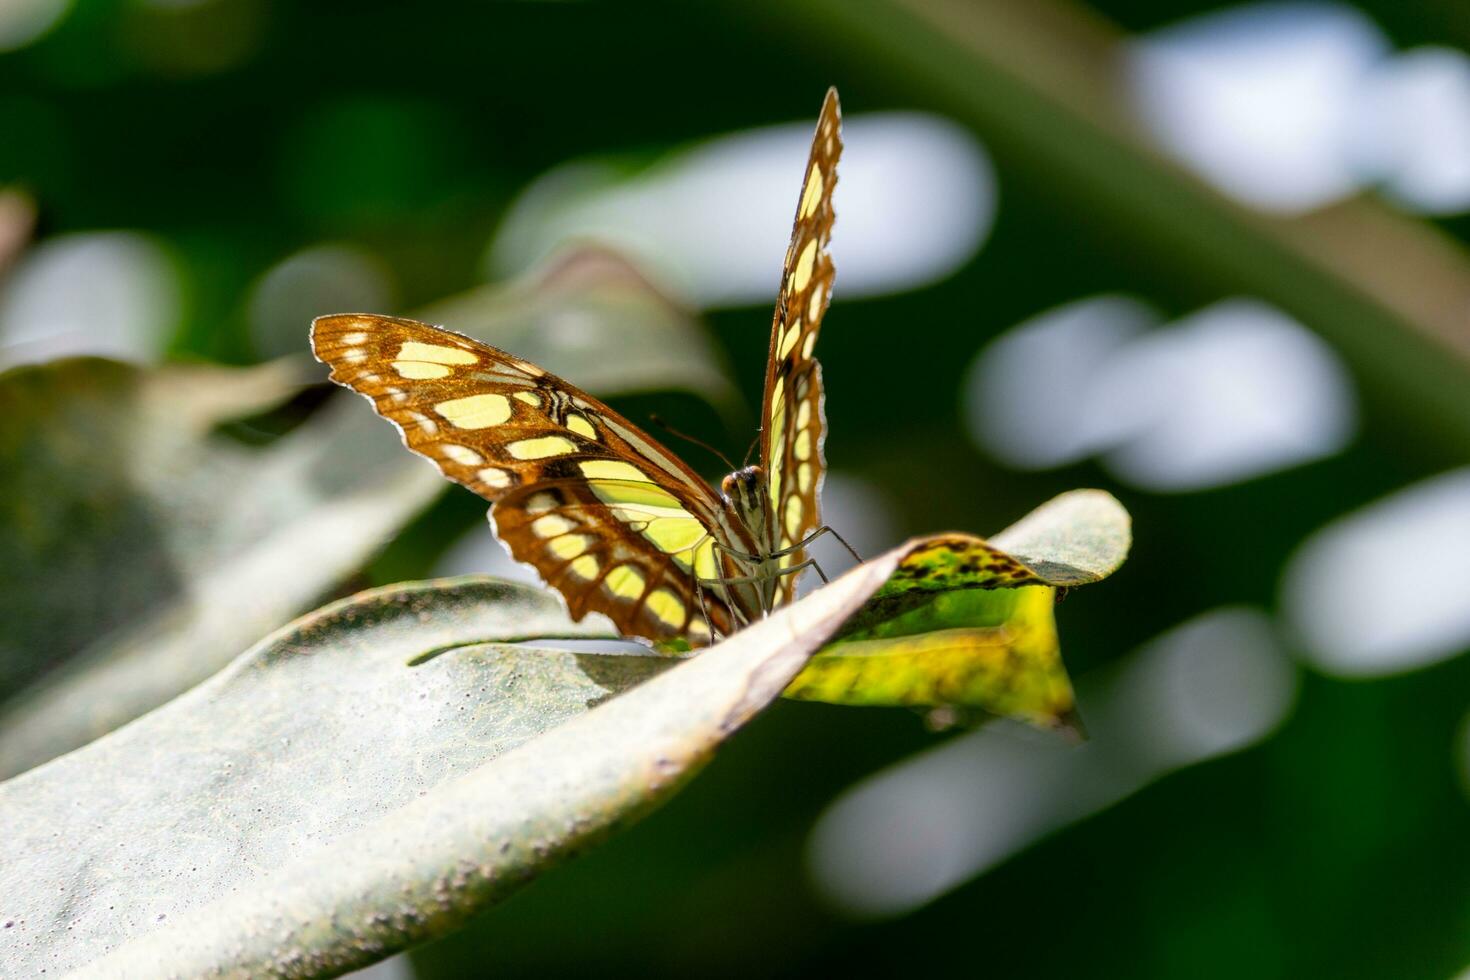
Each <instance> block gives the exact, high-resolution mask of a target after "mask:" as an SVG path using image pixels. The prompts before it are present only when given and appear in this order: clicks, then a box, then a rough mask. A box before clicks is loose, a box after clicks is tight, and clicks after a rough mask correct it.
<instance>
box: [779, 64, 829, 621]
mask: <svg viewBox="0 0 1470 980" xmlns="http://www.w3.org/2000/svg"><path fill="white" fill-rule="evenodd" d="M841 154H842V108H841V106H840V105H839V104H838V101H837V90H836V89H829V90H828V91H827V99H826V101H825V102H824V103H823V104H822V114H821V116H820V118H819V119H818V121H817V131H816V135H815V136H814V137H813V138H812V149H811V154H810V156H809V158H808V160H807V165H806V176H805V180H804V182H803V184H802V190H801V196H800V198H799V199H798V202H797V206H796V221H795V224H794V226H793V228H792V231H791V245H790V247H789V248H788V249H787V250H786V262H785V265H784V267H783V269H782V273H781V292H780V294H779V296H778V298H777V301H776V315H775V318H774V321H773V323H772V326H771V349H770V355H769V356H768V358H767V360H766V389H765V399H764V405H763V409H762V412H761V418H762V425H761V465H762V466H763V467H764V468H765V471H766V479H767V481H768V485H769V488H770V500H771V514H770V517H771V522H772V529H773V532H774V533H773V540H775V541H777V542H779V546H780V549H781V550H785V549H787V548H794V547H795V545H796V544H798V543H799V542H801V541H802V540H804V539H805V538H806V537H807V536H808V535H809V534H811V533H812V532H813V531H815V530H816V529H817V528H818V527H819V526H820V525H821V521H822V517H821V508H820V494H821V487H822V477H823V475H824V467H825V463H824V460H823V458H822V442H823V438H824V435H825V425H826V421H825V419H824V418H823V414H822V369H821V365H819V364H818V363H817V361H816V358H815V357H814V356H813V353H812V350H813V347H814V346H815V344H816V341H817V331H818V330H819V329H820V328H821V326H822V316H823V315H824V314H825V313H826V312H827V304H828V302H829V301H830V299H831V295H832V280H833V276H834V275H835V269H834V267H833V265H832V257H831V256H830V255H829V254H828V252H827V244H828V242H829V241H830V239H831V237H832V223H833V220H834V219H835V214H834V213H833V210H832V191H833V188H835V187H836V186H837V160H838V157H840V156H841ZM805 559H806V556H805V553H804V552H803V551H802V550H800V549H798V550H795V551H792V552H791V553H790V554H787V555H785V556H783V557H782V559H781V563H782V566H783V567H791V566H793V565H797V564H800V563H801V562H803V561H805ZM795 589H796V576H795V575H785V576H782V577H781V579H780V581H779V585H778V589H777V596H778V601H782V602H785V601H790V599H791V598H792V596H793V595H794V593H795Z"/></svg>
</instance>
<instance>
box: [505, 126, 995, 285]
mask: <svg viewBox="0 0 1470 980" xmlns="http://www.w3.org/2000/svg"><path fill="white" fill-rule="evenodd" d="M811 134H812V129H811V124H810V123H809V122H801V123H791V124H788V125H782V126H771V127H766V128H763V129H757V130H750V131H747V132H743V133H736V134H733V135H730V136H721V137H717V138H715V139H712V140H709V141H707V142H705V143H701V144H699V145H697V146H695V147H693V148H692V149H689V150H685V151H683V152H681V153H676V154H674V155H672V156H669V157H667V158H665V159H664V160H662V161H660V162H659V163H657V164H655V165H653V166H652V167H650V168H648V169H647V170H644V171H641V172H639V173H637V174H635V175H626V174H624V173H623V172H622V170H621V169H620V168H619V167H618V165H617V164H615V163H613V162H611V161H607V162H599V161H582V162H574V163H569V164H565V165H563V166H560V167H557V168H556V169H554V170H552V171H550V172H549V173H547V174H545V175H543V176H542V177H540V178H538V179H537V180H536V182H534V183H533V184H532V185H531V186H530V187H529V188H528V189H527V190H526V191H525V192H524V194H523V195H522V196H521V198H520V200H519V201H518V202H517V203H516V204H515V206H514V207H513V208H512V210H511V212H510V214H509V216H508V217H507V219H506V221H505V224H504V225H503V226H502V228H501V230H500V232H499V234H498V235H497V236H496V239H495V242H494V245H493V247H492V249H491V252H490V254H489V257H488V260H487V262H488V269H489V271H490V272H491V274H492V275H493V276H495V277H502V276H506V275H509V274H512V273H515V272H519V271H521V270H524V269H525V268H526V267H528V266H529V265H531V264H532V263H533V262H534V261H535V260H537V259H539V258H541V257H543V256H544V255H546V254H547V253H549V252H550V251H551V250H552V249H553V248H555V247H556V246H557V245H558V244H559V243H562V242H565V241H566V240H568V239H575V238H594V239H600V240H605V241H609V242H613V243H616V244H617V245H619V246H622V247H624V248H627V249H629V250H631V251H632V252H633V254H635V255H637V256H638V257H639V258H640V259H641V260H642V261H644V262H646V263H648V264H649V265H650V267H652V268H654V269H656V270H658V271H659V273H660V274H661V275H662V276H663V277H665V278H667V279H668V280H670V281H671V282H673V283H674V284H675V285H677V286H678V287H680V288H681V290H682V291H683V292H684V293H685V294H686V295H688V296H690V297H691V298H692V299H694V300H695V301H696V302H697V303H699V304H700V305H701V306H744V305H747V304H752V303H759V304H766V303H769V302H771V300H772V297H773V296H774V295H775V291H776V287H777V286H778V285H779V283H780V278H781V257H782V255H784V254H785V251H786V245H787V243H788V241H789V239H790V236H791V219H792V214H793V213H794V211H795V207H796V193H795V190H794V186H795V185H794V182H793V179H792V174H800V173H801V169H802V161H803V160H804V159H805V154H806V151H807V147H808V145H809V144H810V142H811ZM842 134H843V140H844V143H845V144H846V147H847V149H846V151H845V152H844V154H843V161H842V170H841V174H840V177H839V181H838V185H837V191H836V197H835V201H834V206H835V208H836V211H837V227H838V229H840V230H839V232H838V233H837V234H835V235H834V237H833V240H832V246H831V249H832V256H833V260H834V261H835V262H836V263H837V270H838V273H837V274H838V287H837V295H838V296H839V297H853V296H867V295H881V294H885V293H893V292H900V291H903V290H906V289H914V288H917V287H919V286H922V285H925V284H927V283H930V282H933V281H935V280H937V279H942V278H944V277H945V276H947V275H949V274H950V273H952V272H954V271H955V270H956V269H957V268H959V267H960V266H961V265H963V264H964V263H965V262H967V261H968V260H969V259H970V257H971V256H973V255H974V254H975V251H976V250H977V249H978V248H979V247H980V244H981V242H983V241H984V239H985V237H986V235H987V234H988V233H989V230H990V225H991V222H992V221H993V218H994V212H995V178H994V175H993V173H992V171H991V167H990V163H989V160H988V159H987V157H986V155H985V152H984V150H983V149H982V148H981V147H980V145H979V144H978V143H977V142H976V141H975V139H974V138H973V137H972V136H971V135H970V134H969V133H968V132H966V131H965V130H963V129H961V128H960V127H959V126H957V125H956V124H954V123H952V122H950V121H948V120H946V119H943V118H941V117H938V116H931V115H925V114H922V113H914V112H902V113H900V112H891V113H869V114H862V113H856V114H852V115H850V116H848V117H847V118H845V119H844V120H843V130H842Z"/></svg>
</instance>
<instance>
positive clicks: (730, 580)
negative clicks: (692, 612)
mask: <svg viewBox="0 0 1470 980" xmlns="http://www.w3.org/2000/svg"><path fill="white" fill-rule="evenodd" d="M816 563H817V560H816V559H815V558H808V559H807V560H806V561H804V562H802V563H801V564H799V565H792V566H790V567H789V568H782V569H780V570H779V571H776V572H773V573H772V574H773V575H775V576H776V577H777V578H779V577H781V576H782V575H792V574H795V573H796V572H799V571H801V570H802V569H803V568H809V567H811V566H812V565H815V564H816ZM770 578H771V576H770V575H731V576H728V577H726V578H710V579H700V580H699V581H701V582H708V583H709V584H711V585H747V584H749V583H752V582H765V581H768V580H769V579H770Z"/></svg>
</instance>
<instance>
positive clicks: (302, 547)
mask: <svg viewBox="0 0 1470 980" xmlns="http://www.w3.org/2000/svg"><path fill="white" fill-rule="evenodd" d="M324 312H325V311H324ZM428 313H429V314H432V315H434V316H435V317H436V318H439V319H442V320H443V321H445V322H446V323H448V324H449V325H450V326H452V327H455V328H457V329H461V330H464V331H466V332H469V333H472V334H475V335H476V336H479V337H481V338H483V339H485V340H487V341H489V342H491V343H495V344H497V345H500V346H503V347H509V348H510V349H513V350H515V351H517V353H519V354H522V355H523V356H530V357H532V358H534V359H538V360H542V361H544V362H545V363H547V364H548V365H551V366H553V367H554V369H555V370H558V371H564V372H566V374H567V375H568V376H569V377H572V378H575V379H577V381H578V382H579V383H580V384H582V385H583V386H585V387H589V388H590V389H591V390H593V391H596V392H598V393H599V394H603V395H607V394H618V393H626V392H632V391H642V390H648V389H652V388H660V387H678V386H688V387H690V388H691V389H692V390H695V391H697V392H699V393H700V394H702V395H704V396H706V397H709V398H712V399H721V398H723V399H726V404H728V398H729V397H730V388H729V384H728V382H727V381H725V380H723V379H724V374H723V370H722V365H721V364H720V362H719V360H718V358H717V357H716V356H715V354H714V353H713V352H712V350H711V347H710V344H709V342H708V340H707V338H706V337H705V335H704V333H703V331H702V329H701V328H700V326H699V324H698V323H697V322H696V321H695V320H694V319H692V318H691V317H690V316H689V315H687V314H685V313H684V312H682V311H680V310H679V309H678V308H677V307H676V306H674V305H673V304H672V303H671V302H670V301H669V300H667V299H666V298H664V297H663V296H662V295H661V294H659V293H658V292H657V291H656V290H655V289H654V288H653V287H652V286H651V285H649V284H648V283H647V282H646V281H644V280H643V279H642V278H641V277H639V276H638V275H637V273H636V272H635V271H633V270H632V268H631V267H630V266H629V265H628V264H627V263H626V262H625V261H624V260H622V259H621V258H619V257H618V256H617V255H616V254H614V253H611V252H608V251H606V250H604V249H597V248H580V249H574V250H572V251H571V252H569V253H567V254H566V255H564V256H563V257H561V258H560V259H557V260H555V261H554V262H552V263H550V264H549V266H548V268H547V269H546V270H545V271H543V272H540V273H537V274H536V275H534V276H533V277H531V279H530V280H528V281H527V282H525V283H520V284H515V285H512V286H509V287H504V288H501V287H485V288H484V289H481V290H476V291H474V292H471V293H468V294H465V295H464V296H462V297H459V298H456V299H453V300H448V301H446V302H445V303H443V304H440V305H438V306H436V307H434V308H431V310H429V311H428ZM441 314H442V316H441ZM306 332H307V325H306V324H303V325H302V348H303V350H305V347H306ZM319 376H320V371H319V370H318V368H317V366H315V365H311V364H310V363H309V362H307V361H306V360H305V359H304V358H303V360H302V361H301V362H295V361H292V362H290V363H283V364H278V365H272V366H266V367H263V368H257V369H251V370H238V369H227V368H217V367H204V366H171V367H165V368H159V369H156V370H150V369H144V368H139V367H134V366H129V365H123V364H117V363H113V362H107V361H102V360H98V359H86V360H72V361H63V362H57V363H53V364H47V365H41V366H37V367H28V368H21V369H17V370H14V371H10V372H7V373H4V374H0V458H5V459H11V460H19V461H23V463H24V465H21V466H13V467H11V466H7V467H4V468H3V469H0V569H3V573H0V574H3V575H4V576H5V578H4V580H3V581H0V622H4V623H5V624H6V630H5V633H4V635H3V636H0V777H3V776H5V775H10V774H13V773H16V772H20V771H23V770H24V769H26V768H28V767H30V766H33V765H36V764H37V763H39V762H42V761H44V760H45V759H49V758H52V757H54V756H55V755H57V754H59V753H61V752H65V751H67V750H69V749H72V748H75V747H76V746H78V745H82V744H85V743H86V742H87V741H89V740H91V739H93V738H95V737H97V736H98V735H100V734H102V733H104V732H107V731H110V730H112V729H113V728H116V727H117V726H118V725H121V724H123V723H125V722H127V721H129V720H131V719H133V718H136V717H137V716H138V715H140V714H142V713H143V712H145V711H148V710H149V709H151V708H154V707H156V706H157V705H159V704H162V703H163V702H165V701H167V700H168V699H169V698H171V697H173V696H174V695H176V694H178V693H179V692H180V691H184V690H187V689H188V688H189V687H191V686H193V685H194V684H197V683H198V682H199V681H201V680H203V679H204V678H206V677H208V676H209V675H211V674H213V673H214V672H215V671H217V670H218V669H219V668H220V667H221V666H222V665H224V664H225V663H226V662H228V660H229V659H230V658H231V657H233V656H235V655H236V654H238V653H239V651H241V650H243V649H245V648H246V647H247V646H248V645H249V644H251V643H253V642H254V641H255V640H257V639H259V638H260V637H261V636H262V635H264V634H265V633H267V632H269V631H270V630H272V629H275V628H276V627H278V626H280V625H281V624H282V623H285V622H286V621H288V620H289V619H290V618H291V617H292V616H295V615H298V614H300V613H301V612H302V611H303V610H306V609H310V608H311V607H312V606H314V605H315V604H317V603H318V602H320V601H321V600H322V599H323V597H325V596H326V595H327V594H328V593H329V592H330V591H331V590H332V589H333V588H335V587H337V586H338V585H339V584H340V583H341V582H343V581H344V580H346V579H347V578H348V577H349V576H351V575H352V574H353V573H354V572H355V571H357V570H358V569H359V568H361V567H362V566H363V565H364V564H365V563H366V562H367V561H368V560H369V559H370V557H371V556H372V555H373V553H374V552H376V551H377V550H378V548H380V547H381V546H382V545H383V544H384V543H385V542H386V541H387V540H388V539H389V538H390V537H391V536H392V535H393V533H394V532H395V531H397V530H398V529H399V528H401V527H403V526H404V525H405V524H406V523H407V522H408V521H409V520H410V519H411V518H412V517H413V516H414V515H415V514H417V513H418V512H419V511H420V510H422V509H423V508H424V507H425V506H427V505H428V504H429V503H430V502H432V501H433V500H434V498H435V497H437V496H438V495H439V494H440V493H442V492H444V491H445V490H446V489H448V487H449V486H450V485H449V484H448V483H447V482H446V481H445V480H443V479H442V478H441V477H439V476H438V474H437V473H436V472H435V471H434V470H433V468H432V467H431V466H429V465H428V464H427V463H425V462H424V461H422V460H420V459H418V458H417V457H415V456H413V455H411V454H409V453H408V452H406V451H404V449H403V446H402V444H401V442H400V441H399V439H398V437H397V434H396V433H395V432H394V431H393V429H392V427H391V426H389V425H387V424H386V423H384V422H383V421H382V420H381V419H378V418H377V417H376V416H374V415H373V413H372V412H371V411H369V410H368V408H367V406H366V405H363V404H362V402H361V401H360V400H358V399H357V398H354V397H353V396H351V395H350V394H348V393H345V392H342V393H338V394H334V395H333V396H332V397H331V398H330V399H328V402H327V404H326V405H324V406H323V407H322V408H321V409H320V410H319V411H318V412H317V413H316V414H315V415H314V416H313V417H312V418H310V419H309V420H308V421H306V422H305V423H304V424H302V425H301V426H299V427H298V428H296V429H295V430H293V431H291V432H289V433H287V434H286V435H285V436H283V437H282V438H280V439H279V440H277V441H276V442H274V443H272V444H270V445H268V446H264V447H262V446H246V445H243V444H241V443H239V442H238V441H236V440H233V439H229V438H225V437H222V436H220V435H218V434H217V433H215V432H214V431H213V430H214V429H215V428H216V427H217V426H219V425H220V424H221V423H223V422H226V421H229V420H231V419H235V418H238V417H240V416H243V415H249V414H253V413H257V412H260V411H262V410H265V409H268V408H270V407H272V406H274V405H276V404H278V403H280V402H282V401H284V400H285V399H286V398H287V397H289V396H290V395H291V394H292V393H294V392H295V391H297V390H299V388H300V386H301V385H302V384H303V383H305V382H306V381H307V380H308V379H314V378H316V377H319ZM455 492H460V491H455Z"/></svg>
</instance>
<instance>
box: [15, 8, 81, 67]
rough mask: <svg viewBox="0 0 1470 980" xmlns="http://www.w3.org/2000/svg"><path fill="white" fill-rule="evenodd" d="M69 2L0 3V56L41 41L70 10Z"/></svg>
mask: <svg viewBox="0 0 1470 980" xmlns="http://www.w3.org/2000/svg"><path fill="white" fill-rule="evenodd" d="M71 5H72V0H5V2H4V3H0V54H3V53H4V52H6V51H16V50H19V49H20V48H23V47H25V46H26V45H28V44H30V43H31V42H33V41H38V40H40V39H41V38H42V37H44V36H45V35H46V34H47V33H49V32H50V30H51V29H52V28H53V27H55V26H56V25H57V24H59V23H61V20H62V18H64V17H65V16H66V14H67V11H69V10H71Z"/></svg>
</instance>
